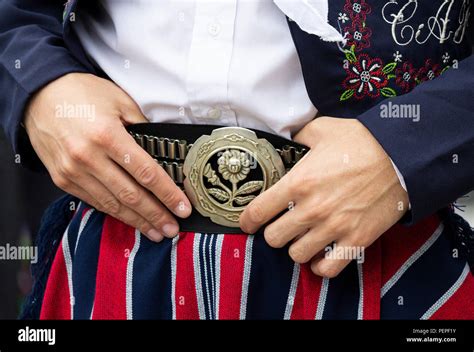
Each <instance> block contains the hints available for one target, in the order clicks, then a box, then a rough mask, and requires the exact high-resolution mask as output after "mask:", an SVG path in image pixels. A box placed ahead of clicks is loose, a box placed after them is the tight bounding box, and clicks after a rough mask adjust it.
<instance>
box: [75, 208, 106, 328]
mask: <svg viewBox="0 0 474 352" xmlns="http://www.w3.org/2000/svg"><path fill="white" fill-rule="evenodd" d="M104 218H105V215H104V214H103V213H99V212H96V211H94V212H93V213H92V214H91V217H90V218H89V221H88V223H87V225H86V226H85V227H84V230H83V231H82V234H81V239H80V241H79V243H78V245H77V251H76V258H75V260H74V264H73V266H72V281H73V283H74V285H73V290H74V297H75V304H74V319H90V316H91V312H92V306H93V304H94V297H95V287H96V274H97V266H98V263H99V252H100V240H101V238H102V227H103V224H104ZM71 251H72V252H73V251H74V246H73V247H72V249H71Z"/></svg>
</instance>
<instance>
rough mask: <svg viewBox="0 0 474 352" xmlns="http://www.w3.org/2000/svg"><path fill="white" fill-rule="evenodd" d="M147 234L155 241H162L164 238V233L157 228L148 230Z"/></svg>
mask: <svg viewBox="0 0 474 352" xmlns="http://www.w3.org/2000/svg"><path fill="white" fill-rule="evenodd" d="M147 235H148V237H150V238H151V239H152V240H153V241H155V242H161V241H162V240H163V238H164V237H163V235H162V234H161V233H160V232H159V231H157V230H155V229H151V230H150V231H148V233H147Z"/></svg>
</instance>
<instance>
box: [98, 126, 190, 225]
mask: <svg viewBox="0 0 474 352" xmlns="http://www.w3.org/2000/svg"><path fill="white" fill-rule="evenodd" d="M114 141H115V142H113V143H114V144H113V145H112V147H109V148H108V150H107V153H108V154H109V156H110V157H111V158H112V159H113V160H114V161H115V162H116V163H118V164H119V165H120V166H121V167H123V168H124V169H125V170H126V171H127V172H128V173H129V174H130V175H132V177H133V178H134V179H135V180H136V181H137V182H138V183H139V184H141V185H142V186H143V187H145V188H146V189H148V190H150V191H151V192H152V193H153V194H154V195H155V196H156V197H157V198H158V199H159V200H160V201H161V203H163V204H164V205H165V206H166V207H167V208H168V209H169V210H170V211H171V212H172V213H174V214H175V215H177V216H179V217H187V216H189V215H190V214H191V204H190V202H189V200H188V198H187V197H186V195H185V194H184V192H183V191H182V190H181V189H179V187H178V186H176V184H175V183H174V182H173V180H172V179H171V178H170V177H169V176H168V174H167V173H166V171H165V170H164V169H163V168H162V167H161V166H159V165H158V164H157V163H156V162H155V161H154V160H153V158H152V157H151V156H150V155H148V153H147V152H145V151H144V150H143V149H142V148H141V147H140V146H139V145H138V144H137V143H136V142H135V140H134V139H133V137H132V136H131V135H130V134H128V133H127V131H126V130H125V129H122V130H121V131H120V132H119V133H118V134H117V136H116V138H114Z"/></svg>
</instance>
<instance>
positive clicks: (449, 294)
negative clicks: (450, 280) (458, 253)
mask: <svg viewBox="0 0 474 352" xmlns="http://www.w3.org/2000/svg"><path fill="white" fill-rule="evenodd" d="M468 274H469V265H468V264H467V263H466V265H465V266H464V270H463V271H462V273H461V275H460V276H459V277H458V279H457V280H456V282H455V283H454V285H453V286H451V287H450V288H449V290H447V291H446V292H445V293H444V295H442V296H441V298H440V299H438V300H437V301H436V302H435V304H433V305H432V306H431V307H430V309H428V310H427V311H426V313H425V314H423V316H422V317H421V318H420V319H421V320H427V319H429V318H431V316H432V315H433V314H434V313H436V311H437V310H438V309H440V308H441V307H442V306H443V304H445V303H446V302H447V301H448V300H449V299H450V298H451V297H452V296H453V295H454V294H455V293H456V291H457V290H458V289H459V287H461V285H462V284H463V283H464V280H466V278H467V275H468Z"/></svg>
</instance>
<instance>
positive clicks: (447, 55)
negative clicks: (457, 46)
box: [441, 53, 450, 64]
mask: <svg viewBox="0 0 474 352" xmlns="http://www.w3.org/2000/svg"><path fill="white" fill-rule="evenodd" d="M441 58H442V59H443V62H444V63H445V64H447V63H448V62H449V59H450V56H449V53H444V54H443V56H442V57H441Z"/></svg>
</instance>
